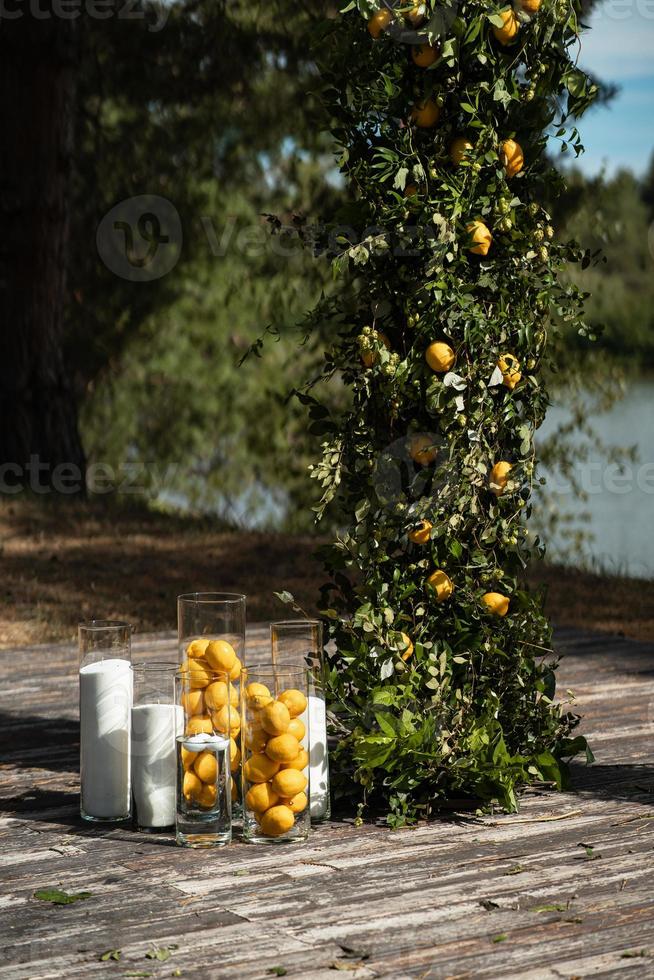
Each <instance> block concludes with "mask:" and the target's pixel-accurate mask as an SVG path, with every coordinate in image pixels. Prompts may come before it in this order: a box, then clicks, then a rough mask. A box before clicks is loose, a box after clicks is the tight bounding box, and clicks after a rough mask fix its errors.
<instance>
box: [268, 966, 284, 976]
mask: <svg viewBox="0 0 654 980" xmlns="http://www.w3.org/2000/svg"><path fill="white" fill-rule="evenodd" d="M266 972H267V973H272V974H274V976H276V977H285V976H286V974H287V973H288V970H287V969H286V967H284V966H270V967H268V969H267V971H266Z"/></svg>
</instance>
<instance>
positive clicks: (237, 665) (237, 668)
mask: <svg viewBox="0 0 654 980" xmlns="http://www.w3.org/2000/svg"><path fill="white" fill-rule="evenodd" d="M242 670H243V664H242V663H241V661H240V660H239V659H238V657H237V658H236V660H235V661H234V666H233V667H232V669H231V670H230V672H229V679H230V681H238V680H240V679H241V671H242Z"/></svg>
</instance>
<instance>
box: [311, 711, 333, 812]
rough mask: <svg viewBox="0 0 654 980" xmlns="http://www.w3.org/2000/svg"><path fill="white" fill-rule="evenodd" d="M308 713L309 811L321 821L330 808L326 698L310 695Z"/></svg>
mask: <svg viewBox="0 0 654 980" xmlns="http://www.w3.org/2000/svg"><path fill="white" fill-rule="evenodd" d="M306 713H307V714H308V716H309V725H308V728H309V811H310V813H311V817H312V819H313V820H319V819H320V818H321V817H324V816H325V814H326V813H327V810H328V808H329V760H328V756H327V715H326V709H325V700H324V698H320V697H317V696H316V695H315V694H310V695H309V705H308V708H307V712H306Z"/></svg>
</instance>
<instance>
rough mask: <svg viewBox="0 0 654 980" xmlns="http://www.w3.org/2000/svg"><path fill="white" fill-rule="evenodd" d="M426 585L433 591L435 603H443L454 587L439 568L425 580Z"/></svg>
mask: <svg viewBox="0 0 654 980" xmlns="http://www.w3.org/2000/svg"><path fill="white" fill-rule="evenodd" d="M427 585H428V586H429V588H430V589H432V590H433V592H434V595H435V596H436V601H437V602H445V600H446V599H449V598H450V596H451V595H452V592H453V591H454V586H453V585H452V581H451V579H450V577H449V575H446V574H445V572H444V571H442V570H441V569H440V568H436V569H435V570H434V571H433V572H432V573H431V575H430V576H429V578H428V579H427Z"/></svg>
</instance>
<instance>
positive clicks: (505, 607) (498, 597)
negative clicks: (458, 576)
mask: <svg viewBox="0 0 654 980" xmlns="http://www.w3.org/2000/svg"><path fill="white" fill-rule="evenodd" d="M481 601H482V602H483V603H484V605H485V606H486V609H487V610H488V612H489V613H492V614H493V616H506V614H507V613H508V611H509V598H508V596H505V595H502V593H501V592H486V594H485V595H483V596H482V597H481Z"/></svg>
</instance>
